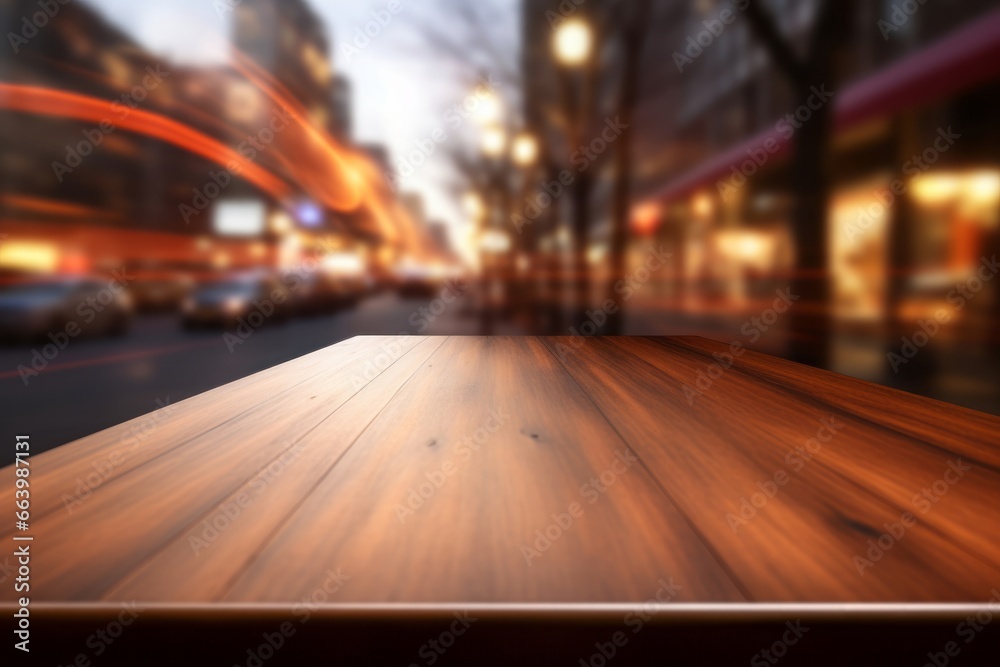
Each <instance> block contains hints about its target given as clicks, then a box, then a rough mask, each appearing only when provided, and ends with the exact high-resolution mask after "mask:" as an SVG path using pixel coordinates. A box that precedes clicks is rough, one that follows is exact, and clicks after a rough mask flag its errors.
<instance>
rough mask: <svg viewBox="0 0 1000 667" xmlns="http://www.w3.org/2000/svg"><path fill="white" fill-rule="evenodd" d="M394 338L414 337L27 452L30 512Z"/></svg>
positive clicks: (367, 340) (4, 482)
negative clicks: (32, 494)
mask: <svg viewBox="0 0 1000 667" xmlns="http://www.w3.org/2000/svg"><path fill="white" fill-rule="evenodd" d="M397 340H398V341H399V343H398V344H399V345H400V349H408V347H409V346H412V345H414V344H416V342H417V339H416V338H414V339H413V340H407V339H406V337H398V336H357V337H354V338H351V339H348V340H346V341H342V342H340V343H337V344H336V345H335V346H333V347H332V348H325V349H323V350H318V351H316V352H312V353H310V354H307V355H304V356H302V357H299V358H297V359H293V360H291V361H289V362H286V363H285V364H281V365H279V366H275V367H272V368H268V369H266V370H263V371H260V372H259V373H255V374H253V375H250V376H247V377H245V378H242V379H240V380H237V381H235V382H231V383H229V384H226V385H223V386H221V387H216V388H215V389H211V390H209V391H206V392H204V393H201V394H198V395H197V396H192V397H190V398H188V399H185V400H183V401H179V402H177V403H176V404H172V405H169V411H166V410H164V411H163V412H159V413H158V412H156V411H154V412H151V413H148V414H145V415H142V416H140V417H136V418H135V419H131V420H129V421H126V422H122V423H121V424H118V425H116V426H113V427H111V428H107V429H104V430H103V431H99V432H97V433H95V434H93V435H90V436H87V437H85V438H81V439H80V440H76V441H74V442H72V443H68V444H66V445H63V446H61V447H57V448H55V449H52V450H48V451H46V452H42V453H41V454H38V455H35V456H32V465H33V470H32V478H31V479H32V485H33V487H34V488H35V489H37V493H36V494H35V497H34V498H33V499H32V516H33V517H34V519H36V520H37V519H39V518H41V517H43V516H45V515H47V514H49V513H51V512H54V511H70V512H72V511H74V509H75V507H76V504H77V503H76V501H86V500H87V499H88V498H89V496H90V495H91V494H90V493H88V492H89V491H92V490H95V489H98V488H100V487H104V486H107V485H108V484H109V483H111V482H112V481H113V480H115V479H117V478H118V477H119V476H121V475H124V474H126V473H128V472H129V471H131V470H134V469H135V468H137V467H139V466H141V465H144V464H146V463H148V462H150V461H153V460H155V459H156V458H158V457H160V456H163V455H164V454H167V453H168V452H170V451H171V450H173V449H175V448H177V447H180V446H182V445H185V444H186V443H188V442H190V441H191V440H193V439H194V438H196V437H198V436H200V435H203V434H205V433H208V432H209V431H212V430H213V429H217V428H220V427H222V426H223V425H225V424H226V423H227V422H228V421H229V420H231V419H235V418H236V417H238V416H241V415H247V414H250V413H252V411H253V410H254V409H255V408H257V407H258V406H260V405H261V404H264V403H267V402H269V401H274V400H277V399H278V398H279V397H281V396H282V395H285V394H287V393H288V392H290V391H295V390H296V388H297V387H299V386H300V385H302V384H303V383H305V382H308V381H310V380H312V379H315V378H317V377H320V376H321V375H323V374H329V373H343V372H346V371H347V370H348V369H350V372H351V373H357V372H359V371H360V372H361V373H362V375H363V374H364V371H365V370H372V369H365V368H364V365H365V364H367V362H369V361H371V360H372V359H373V358H375V356H376V355H378V354H380V351H381V350H383V349H385V348H386V347H387V346H393V350H395V345H396V341H397ZM359 362H361V363H362V367H361V368H360V369H359V368H358V366H357V365H358V363H359ZM380 363H381V360H380ZM369 375H370V373H369ZM154 436H155V437H154ZM13 483H14V469H13V467H12V466H7V467H5V468H3V469H0V488H2V489H9V488H13ZM11 497H13V496H11ZM12 530H13V529H12V527H11V526H10V525H7V524H4V525H2V526H0V537H3V536H7V535H10V534H11V531H12Z"/></svg>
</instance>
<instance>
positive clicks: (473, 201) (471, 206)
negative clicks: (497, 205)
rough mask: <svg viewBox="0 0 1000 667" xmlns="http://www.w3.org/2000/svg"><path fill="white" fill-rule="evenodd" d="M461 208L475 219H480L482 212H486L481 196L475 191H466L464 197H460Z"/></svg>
mask: <svg viewBox="0 0 1000 667" xmlns="http://www.w3.org/2000/svg"><path fill="white" fill-rule="evenodd" d="M462 208H464V209H465V212H466V213H468V214H469V217H470V218H472V219H473V220H477V221H478V220H481V219H482V217H483V214H484V213H485V212H486V207H485V206H483V200H482V198H481V197H480V196H479V195H478V194H476V193H475V192H468V193H466V195H465V197H463V198H462Z"/></svg>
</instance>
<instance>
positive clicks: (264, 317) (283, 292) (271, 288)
mask: <svg viewBox="0 0 1000 667" xmlns="http://www.w3.org/2000/svg"><path fill="white" fill-rule="evenodd" d="M293 308H294V303H293V301H292V294H291V293H290V291H289V289H288V288H287V287H286V286H285V285H284V284H283V283H282V281H280V280H279V279H278V278H277V277H275V276H272V275H268V274H249V275H236V276H230V277H227V278H222V279H219V280H214V281H210V282H206V283H203V284H201V285H199V286H198V287H196V288H195V289H194V290H192V292H191V294H189V295H188V296H187V297H185V298H184V300H183V302H182V304H181V312H182V317H183V323H184V325H185V326H187V327H195V326H198V325H216V326H231V325H235V324H237V323H238V322H239V321H240V320H246V321H247V322H248V323H249V324H250V325H251V326H253V327H254V328H256V327H258V326H260V325H261V324H263V323H264V322H282V321H285V320H287V319H288V317H289V315H290V314H291V312H292V310H293ZM254 313H259V316H257V317H254V316H253V314H254ZM255 320H260V321H259V322H255Z"/></svg>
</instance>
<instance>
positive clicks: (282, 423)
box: [0, 337, 422, 601]
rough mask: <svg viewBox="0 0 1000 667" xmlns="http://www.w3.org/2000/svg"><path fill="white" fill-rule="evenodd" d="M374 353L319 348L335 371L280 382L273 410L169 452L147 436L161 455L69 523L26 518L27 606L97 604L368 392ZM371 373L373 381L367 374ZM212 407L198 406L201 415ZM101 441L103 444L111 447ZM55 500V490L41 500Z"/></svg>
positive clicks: (58, 515)
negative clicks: (32, 551) (33, 547)
mask: <svg viewBox="0 0 1000 667" xmlns="http://www.w3.org/2000/svg"><path fill="white" fill-rule="evenodd" d="M421 340H422V339H420V338H416V337H414V338H412V339H410V338H407V337H404V338H402V339H400V344H401V345H402V347H403V349H404V350H406V351H405V352H404V353H403V356H405V355H406V354H408V353H409V352H410V351H412V349H413V347H414V346H416V345H418V344H419V343H420V342H421ZM381 353H382V352H381V349H380V347H379V345H378V343H376V344H375V345H374V346H373V345H371V344H366V345H361V346H352V348H351V350H350V351H349V352H346V353H344V354H342V353H341V352H340V349H339V346H333V347H331V348H327V354H328V355H330V356H333V357H337V358H339V359H341V361H339V362H337V363H336V364H335V365H334V366H331V367H330V369H335V370H327V371H326V372H323V373H320V374H319V375H317V376H315V377H314V378H312V379H310V380H308V381H306V382H300V383H296V382H295V378H292V379H286V383H287V384H288V385H289V389H288V390H287V391H285V392H283V393H281V394H279V395H278V396H275V397H274V398H273V400H266V401H264V402H259V403H258V404H257V406H256V408H255V409H254V410H252V411H249V412H243V413H240V414H238V415H237V416H235V417H233V418H232V419H230V420H229V421H226V422H225V423H223V424H221V425H220V426H219V427H217V428H215V429H211V430H208V431H205V432H203V433H202V434H201V435H197V436H195V437H193V438H191V439H190V440H188V441H187V442H185V443H184V444H183V445H181V446H179V447H172V446H171V443H170V442H168V443H167V444H164V443H163V441H164V440H168V441H170V440H172V438H173V433H174V431H173V429H168V428H163V429H160V430H157V431H156V432H155V433H153V434H151V436H150V439H149V440H150V444H149V445H147V447H149V448H154V449H163V448H169V455H166V456H162V457H159V458H157V459H156V460H155V461H150V462H149V464H147V465H140V466H136V467H133V468H132V469H131V470H128V471H127V472H125V473H122V474H120V475H119V476H118V477H117V478H116V479H115V480H114V481H113V482H111V483H107V484H104V485H102V486H100V487H99V488H97V489H96V490H95V491H94V493H93V495H92V496H91V497H90V498H88V499H87V501H86V502H85V503H83V504H82V505H81V506H79V508H78V509H77V510H76V511H74V512H73V513H72V514H70V513H67V512H52V513H49V514H47V515H45V516H42V517H40V518H37V517H34V516H33V517H32V531H33V533H34V534H35V536H36V540H38V542H39V543H40V544H41V543H44V544H45V545H46V548H45V549H40V550H38V552H37V554H36V555H35V556H34V557H33V561H32V566H33V568H34V571H35V572H36V575H35V578H34V579H33V581H32V583H33V584H34V586H33V591H34V590H37V591H38V592H37V593H35V595H34V596H33V599H37V600H40V601H44V600H94V599H97V598H99V597H100V596H101V595H102V594H103V593H104V592H105V591H107V590H108V589H109V588H110V587H111V586H112V585H114V584H115V583H116V582H117V581H118V580H119V579H120V578H121V577H122V575H123V574H125V573H127V572H129V571H130V570H132V569H133V568H134V567H136V566H137V565H138V564H139V563H141V562H142V561H144V560H145V559H147V558H149V557H150V556H152V555H153V554H154V553H155V552H156V551H157V549H159V548H160V547H162V546H163V545H164V544H165V543H167V542H169V541H170V540H171V539H173V538H174V537H175V536H176V535H177V534H178V533H180V532H181V531H183V530H184V529H185V528H186V527H187V526H189V525H190V524H191V522H192V521H194V520H195V519H197V518H198V517H199V516H201V515H203V514H205V513H206V512H208V511H210V510H211V509H212V508H214V507H217V506H218V505H219V504H220V503H221V502H222V501H223V500H224V499H225V498H227V497H228V496H229V495H230V494H231V493H232V492H233V491H234V490H236V489H238V488H240V487H241V486H242V485H243V484H244V483H246V482H247V481H248V480H250V479H251V478H252V477H253V476H254V475H255V474H257V473H258V472H259V471H260V470H261V469H263V468H264V467H265V466H267V465H268V464H269V463H270V462H272V461H273V460H274V459H275V458H276V457H278V456H279V455H281V454H282V453H284V452H286V451H287V450H288V449H289V448H290V447H291V446H292V445H294V444H295V443H297V442H298V441H299V440H300V439H301V438H302V437H303V436H304V435H305V434H306V433H308V432H309V431H310V430H312V429H313V428H315V427H316V425H317V424H319V423H320V422H322V421H323V420H324V419H325V418H326V417H328V416H329V415H330V414H332V413H333V412H334V411H335V410H336V409H337V408H339V407H340V406H341V405H343V404H344V403H345V402H346V401H347V400H348V399H349V398H350V397H351V396H353V395H354V394H355V393H357V391H359V389H360V385H364V384H366V383H367V382H368V380H367V379H366V378H365V371H366V368H368V369H371V368H372V366H371V365H370V362H371V361H372V359H373V358H374V357H373V355H379V354H381ZM294 367H295V366H294V365H293V366H292V368H294ZM278 368H282V367H278ZM371 372H373V373H376V374H377V373H378V372H379V371H378V369H377V368H374V369H373V370H371ZM279 374H280V371H279ZM247 381H248V380H241V381H238V382H240V383H245V382H247ZM250 384H251V385H253V382H252V380H251V381H250ZM215 398H216V399H218V398H219V397H218V395H217V396H216V397H215ZM214 403H216V401H215V400H208V399H205V404H206V407H207V408H208V409H210V408H211V407H212V405H213V404H214ZM171 423H173V422H171ZM109 435H110V439H111V440H112V441H115V440H117V439H116V438H115V437H114V435H113V434H109ZM66 447H69V448H72V447H73V445H67V446H66ZM62 449H63V448H60V450H62ZM60 450H56V451H54V452H52V453H53V454H57V453H58V451H60ZM41 458H42V457H41V456H40V457H39V459H41ZM50 458H51V457H50ZM34 466H35V471H37V470H38V468H39V467H41V466H40V465H39V462H37V461H36V462H35V463H34ZM34 488H36V489H37V488H38V487H37V486H36V487H34ZM65 491H66V489H60V488H58V487H57V488H54V489H51V490H46V491H44V493H55V494H59V493H62V492H65ZM41 493H42V492H39V494H41ZM11 497H13V493H12V492H11ZM70 555H72V557H70ZM0 595H2V598H0V599H12V597H13V589H4V591H3V593H2V594H0Z"/></svg>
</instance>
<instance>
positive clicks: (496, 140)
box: [482, 127, 507, 157]
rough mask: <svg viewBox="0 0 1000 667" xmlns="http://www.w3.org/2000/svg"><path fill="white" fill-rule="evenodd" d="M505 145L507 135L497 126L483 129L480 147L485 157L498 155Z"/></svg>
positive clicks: (501, 152)
mask: <svg viewBox="0 0 1000 667" xmlns="http://www.w3.org/2000/svg"><path fill="white" fill-rule="evenodd" d="M506 146H507V135H506V134H505V133H504V131H503V130H502V129H501V128H499V127H488V128H486V130H485V131H483V141H482V149H483V153H484V154H485V155H486V156H487V157H499V156H500V155H502V154H503V151H504V148H505V147H506Z"/></svg>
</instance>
